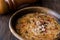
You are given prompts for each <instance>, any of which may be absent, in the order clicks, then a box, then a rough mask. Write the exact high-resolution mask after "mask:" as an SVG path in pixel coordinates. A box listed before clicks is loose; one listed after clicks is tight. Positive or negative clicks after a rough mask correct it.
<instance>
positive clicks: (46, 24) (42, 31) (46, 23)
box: [15, 12, 60, 40]
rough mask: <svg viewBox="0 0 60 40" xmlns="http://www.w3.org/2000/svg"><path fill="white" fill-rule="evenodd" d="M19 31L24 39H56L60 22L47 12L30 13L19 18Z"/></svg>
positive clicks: (59, 29) (17, 28)
mask: <svg viewBox="0 0 60 40" xmlns="http://www.w3.org/2000/svg"><path fill="white" fill-rule="evenodd" d="M15 28H16V31H17V33H18V34H19V35H20V36H21V37H22V38H24V40H54V38H57V36H56V35H57V34H58V33H59V31H60V24H58V23H57V21H56V20H55V19H54V18H53V17H51V16H50V15H48V14H47V13H38V12H36V13H29V14H26V15H24V16H22V17H21V18H19V19H18V20H17V24H16V27H15Z"/></svg>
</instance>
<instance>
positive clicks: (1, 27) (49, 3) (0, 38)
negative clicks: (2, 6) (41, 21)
mask: <svg viewBox="0 0 60 40" xmlns="http://www.w3.org/2000/svg"><path fill="white" fill-rule="evenodd" d="M37 5H39V6H43V7H47V8H50V9H52V10H54V11H56V12H58V13H60V0H40V1H39V3H37ZM10 16H11V15H0V40H18V39H17V38H15V37H14V36H13V35H12V33H11V32H10V30H9V19H10Z"/></svg>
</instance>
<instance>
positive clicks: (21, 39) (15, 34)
mask: <svg viewBox="0 0 60 40" xmlns="http://www.w3.org/2000/svg"><path fill="white" fill-rule="evenodd" d="M30 8H39V9H45V10H47V12H48V11H50V12H52V13H55V14H57V12H55V11H53V10H51V9H48V8H46V7H40V6H33V7H25V8H22V9H20V10H18V11H16V12H15V13H14V14H13V15H12V16H11V17H10V19H9V29H10V31H11V33H12V34H13V35H14V36H15V37H16V38H17V39H19V40H24V39H23V38H22V37H21V36H19V34H17V33H16V32H15V30H13V28H12V25H11V20H12V18H13V17H14V16H15V15H16V14H17V13H19V12H21V11H22V10H26V9H30ZM57 15H59V14H57ZM59 18H60V16H59Z"/></svg>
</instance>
